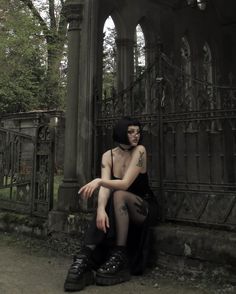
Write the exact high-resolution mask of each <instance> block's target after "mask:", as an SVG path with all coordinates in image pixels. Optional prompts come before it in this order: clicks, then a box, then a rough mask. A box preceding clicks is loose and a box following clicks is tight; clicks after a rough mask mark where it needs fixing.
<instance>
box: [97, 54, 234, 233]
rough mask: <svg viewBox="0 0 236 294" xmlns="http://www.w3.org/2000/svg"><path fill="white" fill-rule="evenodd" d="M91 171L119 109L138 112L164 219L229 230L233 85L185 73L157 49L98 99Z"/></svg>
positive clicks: (121, 112) (107, 141) (109, 144)
mask: <svg viewBox="0 0 236 294" xmlns="http://www.w3.org/2000/svg"><path fill="white" fill-rule="evenodd" d="M95 113H96V117H95V123H96V140H95V141H96V144H95V148H94V150H96V152H95V154H94V156H95V167H94V168H95V171H96V174H97V175H98V174H99V173H100V158H101V155H102V153H103V152H104V151H105V150H106V149H108V148H112V147H113V146H114V142H112V140H111V138H112V127H113V125H114V123H115V121H116V120H117V119H118V118H120V117H121V116H123V115H131V116H133V117H135V118H137V119H139V120H140V121H141V123H142V127H143V132H144V145H145V147H146V148H147V151H148V156H149V158H148V163H149V167H148V168H149V176H150V178H151V183H152V187H153V190H154V191H155V193H156V196H157V197H158V199H159V201H160V204H161V207H162V214H163V215H162V216H163V218H164V219H165V220H166V221H174V222H183V223H186V224H188V223H189V224H190V223H195V224H198V225H203V226H208V227H217V228H222V229H226V230H236V87H233V86H230V87H222V86H218V85H213V84H210V83H208V82H206V81H202V80H199V79H193V78H192V77H191V76H188V75H186V74H184V73H183V72H182V71H181V70H180V69H179V68H178V67H177V66H175V65H173V64H172V63H171V61H170V60H169V59H168V58H167V57H166V56H165V55H164V54H163V53H160V54H159V58H158V60H157V61H156V62H155V63H154V64H153V65H152V66H150V67H149V68H147V70H146V71H145V72H144V73H143V74H142V75H141V76H140V77H139V78H138V79H137V80H136V81H135V82H134V83H133V84H132V85H131V86H130V87H129V88H127V89H125V90H124V91H122V92H121V93H118V94H117V95H114V96H113V97H110V98H101V99H98V101H97V104H96V109H95Z"/></svg>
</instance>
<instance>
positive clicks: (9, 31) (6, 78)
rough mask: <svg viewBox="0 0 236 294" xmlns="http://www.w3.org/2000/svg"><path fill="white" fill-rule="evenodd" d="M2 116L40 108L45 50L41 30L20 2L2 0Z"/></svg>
mask: <svg viewBox="0 0 236 294" xmlns="http://www.w3.org/2000/svg"><path fill="white" fill-rule="evenodd" d="M0 5H1V7H2V8H3V9H2V10H1V11H0V13H1V14H0V21H1V29H0V67H1V75H0V113H6V112H20V111H27V110H31V109H34V108H37V107H38V106H39V101H40V98H41V97H40V96H41V94H42V89H43V84H42V80H43V75H44V73H45V64H44V63H43V56H44V52H45V48H44V46H43V42H42V41H43V40H42V36H41V30H40V27H39V26H38V24H37V23H36V22H35V20H34V19H33V18H32V16H31V14H30V13H29V11H28V10H27V9H26V8H25V7H24V6H23V5H22V4H21V3H20V2H19V1H6V0H0Z"/></svg>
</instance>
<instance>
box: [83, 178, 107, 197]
mask: <svg viewBox="0 0 236 294" xmlns="http://www.w3.org/2000/svg"><path fill="white" fill-rule="evenodd" d="M101 183H102V180H101V179H100V178H97V179H94V180H93V181H91V182H89V183H88V184H86V185H84V186H83V187H82V188H80V190H79V192H78V194H80V195H81V196H82V198H84V199H88V198H90V197H91V196H92V195H93V192H94V191H95V190H96V189H97V188H98V187H100V186H101Z"/></svg>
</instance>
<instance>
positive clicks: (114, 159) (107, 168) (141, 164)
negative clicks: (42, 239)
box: [64, 117, 158, 291]
mask: <svg viewBox="0 0 236 294" xmlns="http://www.w3.org/2000/svg"><path fill="white" fill-rule="evenodd" d="M113 139H114V141H116V142H117V143H118V146H117V147H116V148H114V149H111V150H108V151H107V152H105V153H104V154H103V156H102V163H101V178H96V179H94V180H93V181H91V182H89V183H88V184H86V185H85V186H83V187H82V188H81V189H80V190H79V195H80V196H81V197H83V198H84V199H88V198H90V197H92V195H93V192H94V191H95V190H96V189H97V188H100V189H99V194H98V207H97V213H96V217H95V219H94V221H92V223H91V225H90V227H89V229H88V232H87V234H86V237H85V246H84V248H83V249H82V250H81V251H80V253H79V254H78V255H77V256H76V257H75V259H74V262H73V264H72V265H71V267H70V269H69V271H68V275H67V278H66V281H65V285H64V288H65V290H66V291H74V290H77V291H78V290H81V289H83V288H84V287H85V286H86V285H89V284H91V283H93V282H94V275H93V270H94V269H96V270H97V271H96V277H95V279H96V283H97V284H99V285H113V284H117V283H121V282H124V281H127V280H129V279H130V272H131V273H132V274H140V273H142V272H143V270H144V267H145V261H146V256H145V255H146V252H147V249H148V248H147V241H148V234H147V233H148V230H147V227H148V226H149V225H155V224H156V223H157V221H158V207H157V202H156V199H155V197H154V195H153V193H152V191H151V189H150V187H149V183H148V176H147V154H146V149H145V147H144V146H143V145H141V144H140V142H141V139H142V133H141V126H140V123H139V122H138V121H135V120H133V119H131V118H128V117H125V118H123V119H121V120H120V121H118V123H117V124H116V125H115V127H114V130H113ZM109 249H111V250H109ZM144 249H146V251H145V250H144Z"/></svg>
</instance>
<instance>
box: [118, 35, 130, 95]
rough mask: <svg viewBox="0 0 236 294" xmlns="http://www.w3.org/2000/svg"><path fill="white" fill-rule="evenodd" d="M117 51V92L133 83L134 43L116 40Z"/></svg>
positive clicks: (126, 40)
mask: <svg viewBox="0 0 236 294" xmlns="http://www.w3.org/2000/svg"><path fill="white" fill-rule="evenodd" d="M116 44H117V51H118V77H117V80H118V92H119V91H122V90H124V89H126V88H127V87H128V86H129V85H130V84H131V82H132V81H133V69H134V52H133V49H134V41H133V40H131V39H126V38H125V39H117V40H116Z"/></svg>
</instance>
